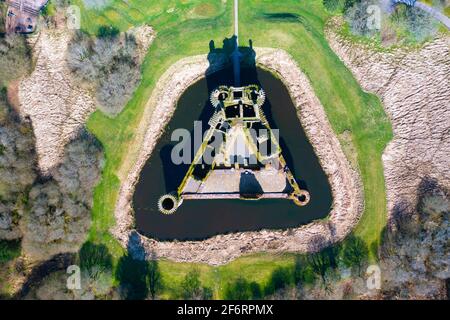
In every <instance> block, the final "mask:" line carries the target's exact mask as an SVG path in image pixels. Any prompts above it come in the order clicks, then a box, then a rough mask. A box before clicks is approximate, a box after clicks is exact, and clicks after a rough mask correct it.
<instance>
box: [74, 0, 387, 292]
mask: <svg viewBox="0 0 450 320" xmlns="http://www.w3.org/2000/svg"><path fill="white" fill-rule="evenodd" d="M75 2H76V3H78V4H80V3H81V0H76V1H75ZM328 17H329V16H328V14H327V13H326V12H325V10H324V8H323V7H322V4H321V1H317V0H304V1H298V0H285V1H269V0H260V1H256V0H246V1H241V4H240V41H241V42H242V43H241V44H242V45H245V44H246V42H247V40H248V39H250V38H251V39H252V40H253V43H254V45H255V46H258V47H277V48H282V49H284V50H286V51H287V52H289V53H290V54H291V55H292V56H293V57H294V59H295V60H296V61H297V62H298V64H299V65H300V67H301V68H302V70H303V71H304V72H305V73H306V74H307V75H308V77H309V79H310V80H311V83H312V85H313V87H314V89H315V91H316V93H317V95H318V97H319V99H320V101H321V102H322V104H323V106H324V107H325V110H326V112H327V115H328V118H329V120H330V122H331V124H332V127H333V129H334V130H335V132H336V133H337V134H338V135H339V134H341V133H343V132H344V131H347V132H349V133H350V135H351V140H352V141H353V143H354V148H355V150H357V154H358V156H357V159H358V165H359V169H360V171H361V175H362V179H363V183H364V190H365V211H364V215H363V218H362V220H361V222H360V224H359V225H358V227H357V228H356V231H355V233H356V235H358V236H360V237H362V238H363V239H364V241H365V242H366V243H367V244H368V245H369V246H370V247H371V248H375V247H376V246H377V245H378V244H379V241H380V234H381V232H382V229H383V227H384V225H385V223H386V196H385V187H384V178H383V168H382V163H381V154H382V151H383V149H384V148H385V146H386V143H387V142H388V141H389V140H390V139H391V137H392V132H391V127H390V124H389V122H388V119H387V117H386V115H385V113H384V111H383V108H382V106H381V104H380V102H379V100H378V98H377V97H375V96H373V95H370V94H367V93H364V92H363V91H362V89H361V88H360V87H359V85H358V84H357V82H356V81H355V79H354V78H353V76H352V74H351V73H350V72H349V71H348V70H347V69H346V68H345V66H344V65H343V63H342V62H341V61H340V60H339V59H338V58H337V56H336V55H335V54H334V53H333V52H332V50H331V49H330V48H329V46H328V44H327V42H326V40H325V37H324V31H323V29H324V24H325V22H326V20H327V18H328ZM144 22H145V23H148V24H150V25H151V26H153V27H154V28H155V29H156V30H157V32H158V36H157V38H156V40H155V42H154V44H153V45H152V46H151V48H150V49H149V53H148V55H147V57H146V60H145V62H144V64H143V67H142V73H143V80H142V83H141V85H140V86H139V88H138V89H137V91H136V93H135V95H134V97H133V99H132V100H131V101H130V102H129V103H128V105H127V107H126V109H125V110H124V111H123V112H122V113H121V114H120V115H118V116H117V117H116V118H114V119H112V118H108V117H106V116H105V115H103V114H101V113H100V112H95V113H94V114H93V115H92V116H91V117H90V119H89V121H88V128H89V130H90V131H91V132H92V133H93V134H95V135H96V136H97V138H98V139H99V140H100V141H101V143H102V144H103V147H104V149H105V155H106V164H105V168H104V170H103V174H102V179H101V182H100V183H99V185H98V186H97V188H96V189H95V194H94V206H93V210H92V216H93V225H92V228H91V231H90V235H89V238H90V240H92V241H95V242H101V243H104V244H106V245H107V246H108V247H109V249H110V250H111V252H112V253H113V255H114V256H115V258H119V257H120V256H121V255H122V254H123V250H122V249H121V248H120V246H119V245H118V244H117V242H116V241H115V240H114V238H113V237H112V236H111V235H110V234H109V232H108V229H109V228H110V227H111V226H112V225H113V224H114V217H113V210H114V205H115V203H116V199H117V194H118V190H119V178H118V177H119V176H120V174H123V172H127V170H128V169H129V168H128V163H129V161H125V159H126V157H127V155H128V151H129V146H130V145H132V144H133V139H134V133H135V128H136V126H137V124H138V123H139V120H140V117H141V115H142V114H143V110H144V106H145V103H146V101H147V100H148V98H149V96H150V94H151V92H152V89H153V88H154V86H155V84H156V82H157V80H158V78H159V77H160V76H161V75H162V74H163V72H164V71H165V70H166V69H167V68H168V67H169V66H170V65H171V64H173V63H174V62H175V61H177V60H179V59H180V58H182V57H186V56H191V55H195V54H202V53H207V51H208V43H209V41H210V40H211V39H213V40H214V41H215V42H216V44H220V43H221V42H222V40H223V38H224V37H227V36H230V35H232V31H233V27H232V1H231V0H228V1H221V0H216V1H206V0H196V1H184V0H183V1H180V0H179V1H164V4H162V3H160V2H157V1H152V0H130V1H128V2H127V3H125V2H124V1H119V0H117V1H115V2H114V3H113V4H112V6H111V7H108V8H105V9H103V10H102V11H86V10H84V9H82V24H81V26H82V28H83V29H84V30H85V31H87V32H90V33H95V32H96V31H97V30H98V28H99V26H101V25H112V26H115V27H117V28H119V29H120V30H126V29H127V28H129V27H131V26H133V25H139V24H142V23H144ZM124 163H125V164H124ZM293 257H294V256H293V255H289V254H286V255H281V256H274V255H268V254H258V255H254V256H250V257H243V258H240V259H237V260H236V261H233V262H232V263H230V264H228V265H225V266H221V267H210V266H206V265H197V267H198V268H200V269H201V271H202V272H201V277H202V280H203V281H204V283H206V284H209V285H210V286H211V287H212V288H213V290H214V292H215V296H216V297H220V293H221V288H222V286H223V284H224V282H225V281H227V280H228V279H230V278H234V277H236V276H237V275H238V274H240V275H244V276H246V277H248V278H249V279H251V280H254V281H257V282H259V283H265V281H267V279H268V276H269V275H270V274H271V272H272V271H273V270H274V269H275V268H276V267H277V266H286V265H292V264H293V262H294V259H293ZM373 258H374V255H373V253H372V259H373ZM192 267H193V264H179V263H172V262H168V261H162V262H161V269H162V270H163V277H164V278H165V279H166V280H167V281H166V283H169V284H171V285H173V286H175V284H176V283H178V281H180V280H181V279H182V277H183V276H184V274H185V273H186V272H187V271H188V270H190V269H191V268H192ZM165 294H166V295H167V296H170V295H171V293H170V286H169V287H168V288H167V290H166V292H165Z"/></svg>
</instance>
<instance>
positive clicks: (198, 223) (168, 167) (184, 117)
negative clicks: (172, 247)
mask: <svg viewBox="0 0 450 320" xmlns="http://www.w3.org/2000/svg"><path fill="white" fill-rule="evenodd" d="M232 79H233V74H232V70H231V69H224V70H221V71H219V72H216V73H214V74H211V75H208V76H207V78H204V79H202V80H200V81H198V82H196V83H195V84H193V85H192V86H190V87H189V88H188V89H187V90H186V91H185V92H184V93H183V95H182V96H181V98H180V99H179V101H178V103H177V107H176V111H175V113H174V116H173V117H172V119H171V120H170V122H169V123H168V125H167V127H166V131H165V133H164V134H163V135H162V137H161V138H160V140H159V141H158V144H157V145H156V147H155V150H154V152H153V153H152V155H151V157H150V158H149V160H148V161H147V162H146V164H145V166H144V168H143V170H142V171H141V175H140V179H139V182H138V183H137V185H136V191H135V194H134V197H133V208H134V212H135V218H136V229H137V231H138V232H139V233H141V234H143V235H146V236H148V237H151V238H155V239H159V240H174V239H177V240H200V239H205V238H208V237H211V236H213V235H216V234H224V233H230V232H239V231H256V230H261V229H287V228H294V227H298V226H300V225H302V224H305V223H308V222H311V221H312V220H316V219H321V218H324V217H326V216H327V215H328V213H329V212H330V210H331V204H332V196H331V189H330V185H329V183H328V180H327V177H326V175H325V173H324V171H323V170H322V168H321V167H320V164H319V161H318V159H317V157H316V155H315V153H314V150H313V148H312V146H311V144H310V143H309V141H308V139H307V137H306V135H305V132H304V131H303V129H302V127H301V124H300V122H299V121H298V118H297V112H296V109H295V107H294V104H293V102H292V100H291V97H290V95H289V92H288V90H287V89H286V87H285V86H284V84H283V83H282V82H281V80H279V79H277V78H276V77H274V76H273V75H272V74H271V73H269V72H267V71H264V70H262V69H259V68H258V69H251V68H246V69H243V70H242V82H243V83H242V84H243V85H247V84H252V83H258V84H260V85H261V86H262V88H263V89H264V90H265V91H266V94H267V98H268V99H267V100H268V101H266V103H265V104H264V106H263V110H264V112H265V114H266V115H267V117H268V119H269V122H270V124H271V127H272V128H277V129H279V130H280V131H279V132H280V143H281V146H282V150H283V155H284V157H285V158H286V160H287V162H288V166H289V167H290V168H291V170H292V171H293V173H294V175H295V178H296V179H297V181H299V182H300V184H301V185H302V186H303V187H305V188H306V189H307V190H308V191H309V192H310V194H311V202H310V203H309V204H308V205H307V206H305V207H298V206H297V205H295V204H294V203H293V202H292V201H289V200H285V199H264V200H258V201H242V200H185V201H184V202H183V204H182V205H181V206H180V207H179V208H178V210H177V211H176V213H175V214H173V215H163V214H161V213H160V212H159V211H158V208H157V202H158V199H159V197H160V196H161V195H163V194H165V193H169V192H174V191H176V189H177V187H178V185H179V184H180V182H181V180H182V179H183V177H184V175H185V173H186V171H187V169H188V165H175V164H173V162H172V161H171V159H170V155H171V150H172V148H173V146H174V145H175V144H176V142H171V140H170V138H171V134H172V132H173V130H175V129H177V128H186V129H188V130H190V131H191V132H192V129H193V125H194V121H196V120H201V121H202V123H203V129H204V130H206V129H207V127H208V126H207V122H208V120H209V118H210V117H211V115H212V113H213V108H212V106H211V104H210V103H209V93H210V91H211V90H213V89H214V88H215V87H217V86H218V85H221V84H226V85H231V84H232Z"/></svg>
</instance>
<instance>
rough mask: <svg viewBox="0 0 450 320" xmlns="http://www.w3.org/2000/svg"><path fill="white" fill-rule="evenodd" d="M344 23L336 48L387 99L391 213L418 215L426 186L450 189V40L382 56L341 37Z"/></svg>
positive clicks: (335, 26) (335, 23)
mask: <svg viewBox="0 0 450 320" xmlns="http://www.w3.org/2000/svg"><path fill="white" fill-rule="evenodd" d="M341 23H342V21H341V20H339V19H335V20H332V21H331V22H330V24H329V27H328V28H327V38H328V41H329V43H330V45H331V47H332V49H333V50H334V51H335V52H336V54H337V55H338V56H339V57H340V59H341V60H342V61H343V62H344V63H345V65H346V66H347V67H348V68H349V69H350V70H351V71H352V72H353V74H354V76H355V78H356V79H357V80H358V82H359V83H360V84H361V86H362V87H363V88H364V89H365V90H366V91H369V92H373V93H375V94H377V95H378V96H379V97H380V98H381V100H382V102H383V106H384V108H385V111H386V113H387V115H388V116H389V118H390V120H391V123H392V127H393V131H394V139H393V140H392V141H391V143H390V144H389V145H388V147H387V148H386V150H385V152H384V154H383V165H384V176H385V180H386V188H387V198H388V211H389V215H390V216H392V215H393V214H395V213H396V212H399V211H405V212H412V211H414V210H415V207H416V204H417V199H418V195H419V194H420V191H419V186H420V185H421V184H422V186H423V185H424V184H425V186H426V184H427V183H429V182H430V181H436V182H437V183H439V184H440V185H442V186H444V187H445V188H447V189H448V188H449V187H450V158H449V151H450V134H449V133H450V90H449V88H450V37H448V36H447V37H440V38H436V39H435V40H433V41H431V42H428V43H426V44H424V45H423V46H422V47H421V48H418V49H405V48H401V49H395V50H391V51H389V52H378V51H375V50H374V48H372V47H370V46H368V45H364V44H354V43H352V42H350V41H349V40H347V39H345V38H343V37H341V36H339V35H338V34H337V33H336V32H335V31H334V30H339V27H340V25H341ZM427 181H428V182H427Z"/></svg>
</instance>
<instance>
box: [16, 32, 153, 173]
mask: <svg viewBox="0 0 450 320" xmlns="http://www.w3.org/2000/svg"><path fill="white" fill-rule="evenodd" d="M131 32H132V34H133V35H134V36H135V37H136V40H137V43H138V44H139V55H140V56H141V59H143V57H144V56H145V54H146V52H147V49H148V47H149V46H150V44H151V42H152V41H153V39H154V36H155V33H154V31H153V29H152V28H151V27H149V26H145V25H143V26H141V27H137V28H134V29H132V30H131ZM71 37H72V31H70V30H66V29H63V28H57V29H46V28H43V29H42V30H41V31H40V32H39V33H38V34H37V35H35V36H34V37H32V38H30V42H31V45H32V47H33V56H34V58H35V59H36V66H35V69H34V71H33V73H32V74H31V75H30V76H29V77H27V78H25V79H24V80H22V81H21V82H20V84H19V92H18V96H19V100H20V106H19V109H20V113H21V115H22V116H23V117H29V118H30V119H31V121H32V125H33V130H34V134H35V136H36V150H37V154H38V164H39V168H40V170H41V172H42V173H43V174H44V175H47V174H49V172H50V170H51V169H52V168H54V167H55V166H57V165H58V164H59V163H60V161H61V158H62V156H63V151H64V146H65V145H66V144H67V143H68V142H69V141H70V140H71V139H73V138H74V137H75V136H76V135H77V133H78V131H79V130H80V129H81V128H82V127H83V126H84V124H85V123H86V120H87V118H88V117H89V115H90V114H91V113H92V112H93V111H95V109H96V102H95V99H94V98H93V95H92V93H90V92H89V91H88V90H87V89H85V88H83V86H80V85H79V84H78V83H77V82H76V80H75V79H74V78H73V75H72V74H71V71H70V69H69V67H68V65H67V62H66V55H67V47H68V44H69V41H70V40H71Z"/></svg>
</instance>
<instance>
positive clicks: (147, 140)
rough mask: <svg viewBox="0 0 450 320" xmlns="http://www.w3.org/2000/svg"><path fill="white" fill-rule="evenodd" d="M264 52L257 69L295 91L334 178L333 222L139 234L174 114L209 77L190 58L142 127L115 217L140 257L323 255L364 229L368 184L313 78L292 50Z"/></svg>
mask: <svg viewBox="0 0 450 320" xmlns="http://www.w3.org/2000/svg"><path fill="white" fill-rule="evenodd" d="M256 52H257V63H258V64H259V65H261V66H263V67H264V68H266V69H269V70H271V71H272V72H274V73H276V74H277V75H278V76H279V77H280V79H282V81H283V82H284V83H285V85H286V86H287V88H288V90H289V92H290V95H291V97H292V99H293V101H294V105H295V106H296V107H297V110H298V116H299V120H300V122H301V124H302V125H303V127H304V129H305V132H306V134H307V135H308V137H309V139H310V141H311V143H312V145H313V147H314V149H315V152H316V154H317V155H318V157H319V159H320V162H321V165H322V167H323V169H324V171H325V173H326V174H327V176H328V179H329V182H330V185H331V188H332V192H333V209H332V211H331V213H330V215H329V219H328V220H327V221H316V222H313V223H310V224H308V225H305V226H302V227H299V228H295V229H290V230H284V231H271V230H263V231H259V232H241V233H234V234H227V235H218V236H215V237H212V238H210V239H207V240H204V241H186V242H160V241H156V240H154V239H149V238H146V237H143V236H141V235H140V234H139V233H137V232H136V231H135V230H133V223H134V219H133V213H132V207H131V200H132V195H133V191H134V186H135V183H136V181H137V179H138V176H139V173H140V171H141V169H142V167H143V165H144V164H145V162H146V160H147V159H148V157H149V156H150V154H151V153H152V151H153V148H154V147H155V145H156V142H157V140H158V138H159V137H160V135H161V132H162V130H163V129H164V126H165V125H166V124H167V122H168V120H169V119H170V117H171V116H172V115H173V112H174V110H175V107H176V101H177V100H178V98H179V97H180V96H181V94H182V93H183V91H185V90H186V88H187V87H189V86H190V85H192V84H193V83H194V82H195V81H197V80H199V79H200V78H202V77H203V76H204V74H205V72H206V70H207V68H208V62H207V59H206V56H205V55H201V56H194V57H189V58H185V59H182V60H180V61H179V62H177V63H175V64H174V65H172V66H171V67H170V68H169V69H168V70H167V71H166V73H165V74H164V75H163V76H162V77H161V79H160V80H159V81H158V84H157V86H156V88H155V90H154V91H153V94H152V96H151V98H150V100H149V102H148V104H147V108H146V112H145V116H144V117H143V119H142V122H141V124H140V127H139V131H140V132H141V134H140V136H138V141H136V143H135V144H134V145H135V147H134V148H135V149H136V150H138V151H134V152H132V153H130V155H136V157H135V158H134V159H135V160H134V161H133V160H132V158H130V159H129V161H130V162H131V166H132V167H131V170H130V172H129V173H128V175H126V176H122V177H121V178H122V181H123V183H122V186H121V189H120V194H119V199H118V202H117V205H116V210H115V216H116V221H117V224H116V226H115V227H114V228H113V230H112V232H113V234H114V235H115V236H116V237H117V238H118V239H119V241H120V242H121V243H122V245H123V246H124V247H126V248H128V250H129V251H130V252H131V254H132V255H134V256H135V257H136V258H146V257H149V256H150V255H151V256H152V257H155V256H156V257H162V258H168V259H171V260H174V261H185V262H204V263H208V264H212V265H218V264H224V263H227V262H229V261H230V260H232V259H235V258H237V257H239V256H241V255H243V254H249V253H255V252H260V251H267V252H306V251H317V250H320V249H321V248H323V247H324V246H326V245H329V244H330V243H333V242H337V241H340V240H342V239H343V238H344V237H345V236H346V235H347V234H348V233H349V232H350V231H351V230H352V228H353V227H354V226H355V225H356V223H357V222H358V220H359V218H360V215H361V213H362V209H363V205H364V204H363V194H362V188H361V183H360V178H359V176H358V174H357V172H356V171H354V170H352V168H351V166H350V163H349V162H348V160H347V159H346V157H345V155H344V153H343V151H342V148H341V146H340V144H339V141H338V139H337V138H336V136H335V135H334V133H333V131H332V129H331V126H330V124H329V122H328V120H327V117H326V115H325V112H324V110H323V107H322V105H321V104H320V102H319V100H318V98H317V97H316V96H315V93H314V91H313V89H312V87H311V85H310V83H309V81H308V79H307V77H306V76H305V75H304V74H303V73H302V72H301V70H300V69H299V67H298V66H297V64H296V63H295V61H294V60H293V59H292V58H291V57H290V56H289V55H288V54H287V53H286V52H285V51H282V50H278V49H270V48H259V49H256ZM215 68H220V65H218V66H213V68H212V69H215ZM166 93H167V94H166ZM168 93H170V94H168ZM143 132H145V133H143ZM125 168H126V167H125ZM175 214H176V213H175Z"/></svg>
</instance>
